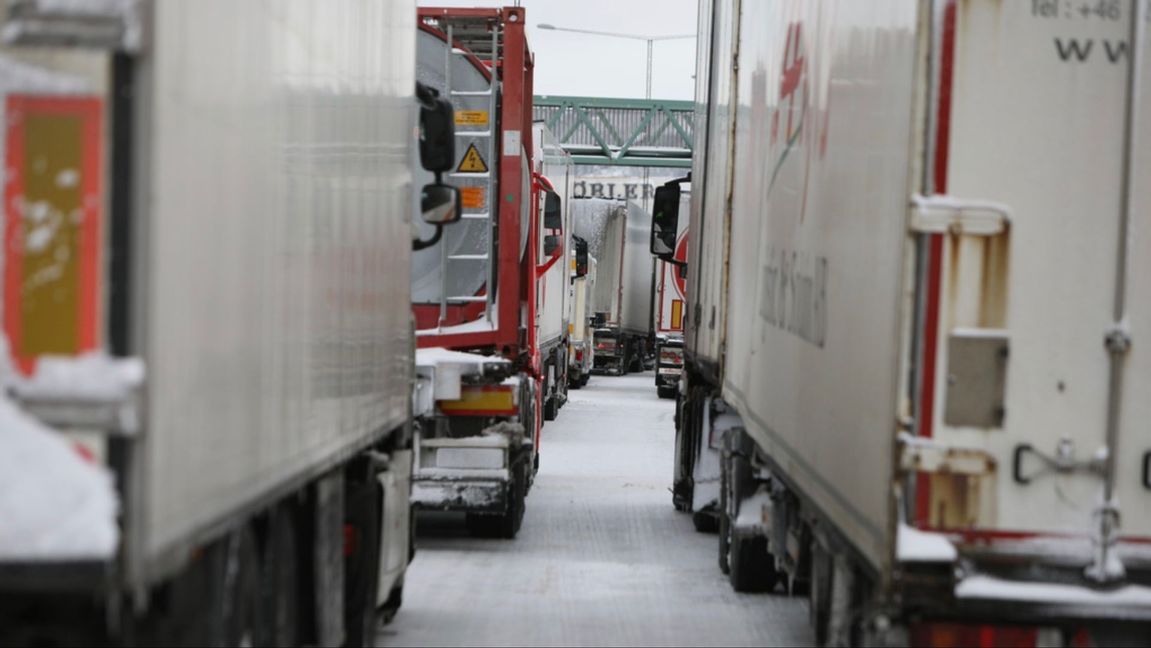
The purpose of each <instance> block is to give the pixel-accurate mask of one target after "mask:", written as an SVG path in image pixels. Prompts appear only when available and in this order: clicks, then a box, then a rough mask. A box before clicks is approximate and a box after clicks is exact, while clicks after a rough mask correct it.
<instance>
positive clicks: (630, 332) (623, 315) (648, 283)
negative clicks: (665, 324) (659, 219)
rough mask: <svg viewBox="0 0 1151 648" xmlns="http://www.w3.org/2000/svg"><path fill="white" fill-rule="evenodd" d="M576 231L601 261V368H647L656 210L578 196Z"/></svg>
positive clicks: (596, 311) (597, 321)
mask: <svg viewBox="0 0 1151 648" xmlns="http://www.w3.org/2000/svg"><path fill="white" fill-rule="evenodd" d="M574 205H575V208H574V209H575V211H574V215H573V221H574V223H575V225H574V227H575V232H576V235H577V236H580V237H581V238H583V239H584V240H586V241H587V242H588V251H589V254H591V255H592V256H593V257H595V258H596V261H597V262H598V266H597V268H596V270H597V277H596V286H595V293H594V299H593V307H592V308H593V311H592V317H593V320H594V324H593V326H594V329H595V331H594V333H593V336H594V342H595V364H594V367H595V369H596V370H597V371H601V372H605V373H611V374H615V375H617V376H619V375H624V374H626V373H628V372H629V371H643V369H644V364H645V362H647V360H648V359H649V358H650V356H651V354H652V349H653V345H652V337H653V336H652V317H651V303H652V296H653V292H652V289H653V285H654V283H653V280H654V272H655V262H654V260H653V259H652V256H651V253H650V252H649V251H648V245H647V240H648V236H649V233H650V228H651V214H650V213H648V212H647V211H646V210H644V209H643V207H641V206H640V205H638V204H637V203H635V202H630V201H628V202H623V201H614V200H604V199H600V198H588V199H583V200H578V201H575V203H574Z"/></svg>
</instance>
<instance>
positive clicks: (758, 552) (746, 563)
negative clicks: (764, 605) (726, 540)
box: [727, 535, 780, 592]
mask: <svg viewBox="0 0 1151 648" xmlns="http://www.w3.org/2000/svg"><path fill="white" fill-rule="evenodd" d="M727 556H728V557H727V563H728V573H727V578H728V581H729V582H730V583H731V588H732V589H734V590H735V591H737V592H770V591H771V590H773V589H775V586H776V585H777V584H779V579H780V574H779V572H777V571H776V570H775V560H774V559H773V558H772V556H771V554H769V553H768V552H767V538H765V537H763V536H758V535H757V536H740V535H735V536H733V537H732V538H731V546H730V548H729V549H728V554H727Z"/></svg>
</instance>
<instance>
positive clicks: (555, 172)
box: [532, 122, 575, 421]
mask: <svg viewBox="0 0 1151 648" xmlns="http://www.w3.org/2000/svg"><path fill="white" fill-rule="evenodd" d="M532 144H533V146H535V149H536V150H535V156H534V158H533V159H534V160H535V165H536V168H535V169H533V171H534V172H535V173H536V174H537V175H538V177H537V178H536V179H534V180H533V182H534V183H540V184H541V185H542V186H543V187H544V188H547V189H550V190H551V191H552V194H554V195H556V196H559V199H560V205H561V208H560V213H559V217H558V218H556V219H555V221H554V222H548V219H547V217H546V215H545V214H546V212H547V210H546V209H545V205H544V201H545V200H546V196H548V195H549V194H547V193H546V192H544V191H538V192H535V193H534V195H535V196H536V199H537V200H538V201H539V210H538V213H539V214H540V215H541V219H540V228H541V232H542V233H543V236H541V237H540V248H539V250H537V251H536V252H537V254H538V257H537V265H536V268H535V273H534V274H535V290H536V330H537V333H536V335H537V340H538V341H539V354H540V359H541V363H542V366H543V372H544V375H545V381H544V420H548V421H550V420H553V419H555V417H556V414H557V413H558V411H559V408H560V407H561V406H563V404H564V403H565V402H566V401H567V388H568V373H567V372H568V356H567V354H568V324H569V317H570V310H571V305H570V303H569V300H570V299H571V263H572V260H573V259H574V248H573V241H572V224H571V202H570V200H569V198H570V197H571V195H572V192H571V185H572V178H573V176H574V174H575V166H574V164H573V163H572V158H571V155H569V154H568V152H567V151H565V150H564V149H563V147H562V146H560V143H559V140H558V139H556V136H555V135H554V134H553V133H552V132H551V131H550V130H549V129H548V127H547V126H546V125H545V124H543V123H542V122H536V123H534V124H532Z"/></svg>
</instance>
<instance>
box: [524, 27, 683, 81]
mask: <svg viewBox="0 0 1151 648" xmlns="http://www.w3.org/2000/svg"><path fill="white" fill-rule="evenodd" d="M538 27H539V28H540V29H549V30H552V31H566V32H573V33H576V34H591V35H593V36H610V37H614V38H627V39H630V40H641V41H646V42H647V85H646V89H645V91H644V99H651V59H652V44H653V43H655V41H663V40H677V39H680V38H695V34H673V35H670V36H646V35H641V34H620V33H618V32H605V31H595V30H591V29H572V28H569V27H556V26H555V25H549V24H546V23H545V24H542V25H538Z"/></svg>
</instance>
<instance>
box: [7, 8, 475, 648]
mask: <svg viewBox="0 0 1151 648" xmlns="http://www.w3.org/2000/svg"><path fill="white" fill-rule="evenodd" d="M6 4H7V6H6V10H7V11H6V12H5V14H4V17H5V19H6V20H5V24H4V30H3V33H4V36H5V38H6V45H5V47H4V48H3V50H2V51H0V68H2V70H3V71H2V72H0V77H2V80H0V92H2V93H3V95H4V96H3V103H2V104H0V110H3V114H4V119H3V120H2V123H3V124H4V127H3V128H4V130H3V137H2V141H3V148H4V151H5V157H6V160H7V164H6V173H5V186H4V192H5V193H4V211H3V223H4V231H5V241H6V244H5V246H4V250H5V252H4V255H3V256H4V258H3V267H4V274H5V276H6V277H7V278H8V279H7V281H6V282H5V286H6V287H5V288H4V293H3V294H4V297H3V315H4V317H3V323H4V334H5V335H4V337H5V339H6V341H7V345H5V348H4V353H3V357H2V358H0V366H2V367H6V368H7V369H6V370H5V371H4V372H3V373H4V374H5V376H4V383H5V385H4V386H5V396H4V398H2V399H0V418H2V423H0V426H2V427H3V428H4V430H3V434H2V435H0V447H2V448H3V449H0V456H3V457H4V462H3V469H2V470H0V484H2V485H0V510H3V511H4V513H3V518H4V522H3V525H2V526H3V527H4V529H3V531H0V644H4V645H25V644H31V645H56V644H57V643H60V644H77V645H104V644H110V645H118V644H141V645H157V644H165V645H166V644H180V645H243V644H246V645H300V644H301V643H306V644H316V645H339V644H346V645H373V643H374V629H375V627H376V622H377V614H376V613H377V610H378V608H382V609H383V610H384V612H385V613H386V614H390V613H392V612H394V609H395V607H396V606H398V604H399V602H400V594H401V590H402V585H403V575H404V570H405V567H406V565H407V563H408V561H409V557H410V546H409V536H410V528H409V520H410V516H409V510H410V504H409V502H408V491H409V486H410V477H409V476H410V470H411V455H412V451H411V448H412V444H411V429H412V426H411V385H412V375H413V369H414V362H413V348H414V336H413V334H412V328H411V325H410V310H409V307H408V304H409V284H408V281H407V277H408V272H409V257H410V249H411V244H410V243H409V240H410V222H411V221H412V215H411V212H412V211H413V209H414V206H415V205H416V200H415V195H414V192H413V188H414V187H413V182H414V179H413V173H412V168H411V161H412V160H413V159H414V158H415V149H416V145H417V140H416V137H415V135H414V134H415V132H416V129H417V126H418V122H417V97H416V96H415V89H416V85H417V84H416V79H415V60H414V52H415V43H414V32H415V17H416V10H415V6H414V3H412V2H405V1H378V2H369V1H364V2H348V3H341V4H338V5H333V6H328V7H325V8H324V10H323V11H317V10H315V8H314V7H313V6H312V5H311V4H309V3H306V2H283V3H275V4H272V5H268V4H256V3H239V4H236V3H231V2H221V1H214V0H204V1H201V2H193V3H167V2H164V3H139V4H137V3H66V4H63V5H61V4H59V3H40V2H35V1H24V2H8V3H6ZM368 34H370V35H371V36H370V37H369V36H367V35H368ZM333 42H339V43H341V47H340V48H339V50H338V53H335V54H333V52H335V50H333V49H332V46H331V44H332V43H333ZM320 53H323V54H322V55H321V54H320ZM380 60H387V61H389V62H390V65H388V66H386V67H383V68H381V67H379V66H378V65H376V64H375V63H376V62H378V61H380ZM421 100H422V101H423V102H425V103H426V104H427V105H428V110H429V112H430V113H434V114H433V115H432V117H430V119H431V121H432V122H434V123H425V124H424V128H423V129H422V131H423V144H422V147H421V151H420V153H421V156H424V157H427V156H431V157H435V156H436V155H440V154H441V153H439V152H438V151H439V149H440V148H442V143H443V142H444V141H445V140H446V141H447V142H448V143H449V144H450V142H451V135H450V133H445V131H444V128H443V126H444V125H445V124H450V110H449V109H450V106H449V104H447V103H446V102H441V101H438V100H437V99H436V98H435V97H434V96H433V95H431V94H428V93H421ZM436 124H439V126H437V125H436ZM437 143H438V144H437ZM455 201H456V191H455V190H454V189H451V188H448V187H446V186H429V187H426V188H425V191H424V194H423V197H422V199H421V204H422V205H423V208H424V209H425V210H426V212H427V213H428V214H429V215H430V216H432V217H434V218H435V219H436V222H437V225H439V226H443V225H444V224H446V223H447V222H449V221H450V220H451V219H452V218H453V217H454V214H455V213H457V210H456V208H455ZM9 398H11V399H12V400H9ZM13 444H15V447H13Z"/></svg>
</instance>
